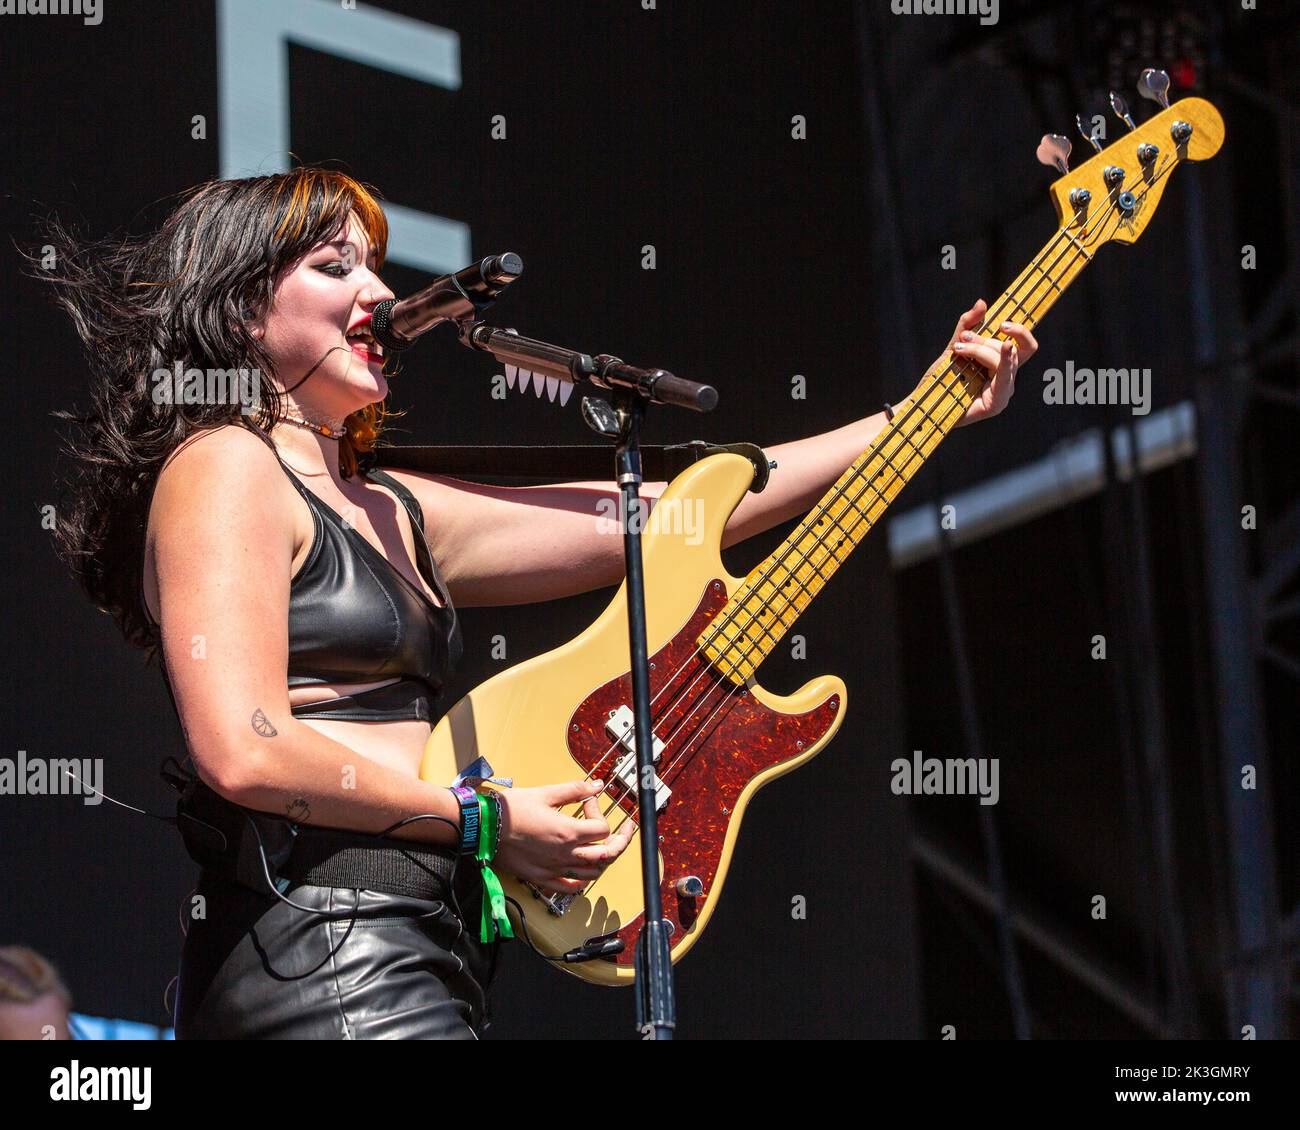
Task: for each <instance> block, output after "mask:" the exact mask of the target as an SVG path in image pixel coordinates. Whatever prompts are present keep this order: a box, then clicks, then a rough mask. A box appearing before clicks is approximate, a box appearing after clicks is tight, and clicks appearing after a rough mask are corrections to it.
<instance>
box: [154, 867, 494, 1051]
mask: <svg viewBox="0 0 1300 1130" xmlns="http://www.w3.org/2000/svg"><path fill="white" fill-rule="evenodd" d="M480 886H481V881H480V879H479V878H478V875H477V869H476V868H474V867H473V865H472V864H471V865H469V866H467V867H466V868H465V873H464V875H463V876H462V875H458V876H457V881H456V890H457V897H458V898H459V899H460V903H461V910H462V912H464V913H465V915H466V920H467V923H468V926H467V928H462V925H461V922H460V921H459V920H458V919H457V917H456V915H455V914H454V913H453V912H452V910H451V908H450V907H449V906H448V905H447V904H446V903H445V902H441V901H434V900H428V899H417V898H409V897H406V896H402V895H390V894H383V893H381V892H378V891H370V890H357V889H348V888H336V887H319V886H308V885H305V884H303V885H295V886H290V887H289V889H288V890H286V891H285V892H284V894H285V896H286V897H287V898H290V899H292V900H293V901H294V902H296V903H300V904H301V905H303V906H309V907H312V908H313V909H319V910H325V911H330V910H332V911H334V912H336V913H337V912H339V911H349V912H352V911H354V912H355V913H350V914H349V915H348V916H347V917H344V918H339V919H335V920H333V921H329V920H326V919H323V918H320V917H318V916H317V915H314V914H307V913H305V912H304V911H301V910H296V909H294V908H293V907H291V906H287V905H286V904H285V903H283V902H281V901H280V900H279V899H277V898H276V897H275V896H274V895H272V894H270V893H269V892H267V893H265V894H263V893H261V892H258V891H254V890H252V889H250V888H248V887H245V886H242V885H241V884H239V883H236V882H234V881H232V880H229V879H225V878H222V877H221V876H218V875H216V874H213V873H212V872H210V871H207V870H204V871H203V872H202V873H201V875H200V878H199V886H198V888H197V889H196V891H195V895H200V896H202V898H203V903H202V913H203V915H204V916H203V917H195V916H193V914H192V913H191V914H189V915H187V918H188V919H189V929H188V932H187V934H186V937H185V944H184V946H183V948H182V951H181V966H180V978H179V982H178V985H177V992H176V1038H177V1039H178V1040H196V1039H198V1040H202V1039H247V1040H274V1039H324V1040H438V1039H461V1040H470V1039H477V1038H478V1036H479V1035H480V1034H481V1033H482V1031H483V1030H484V1029H485V1028H486V1026H487V1023H488V1008H487V988H488V985H489V984H490V983H491V980H492V976H493V974H494V973H495V972H496V960H497V947H498V945H499V943H495V942H494V943H491V944H488V945H484V944H483V943H481V942H480V941H479V939H478V922H479V920H478V914H479V911H480V903H479V900H478V895H479V893H480V891H479V890H478V889H477V888H478V887H480ZM192 898H193V896H192ZM191 905H192V903H191Z"/></svg>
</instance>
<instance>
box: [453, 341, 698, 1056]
mask: <svg viewBox="0 0 1300 1130" xmlns="http://www.w3.org/2000/svg"><path fill="white" fill-rule="evenodd" d="M460 339H461V342H462V343H463V344H465V345H467V346H469V347H470V348H471V349H481V350H483V351H484V352H487V353H491V354H493V356H495V357H496V358H497V359H498V360H499V361H501V362H502V363H503V364H511V365H518V366H520V367H521V368H525V369H529V370H531V371H532V372H533V373H541V374H542V375H543V376H551V377H559V378H560V379H561V380H566V381H570V382H572V383H574V384H579V383H583V382H588V383H591V384H594V385H597V386H599V387H601V388H604V389H607V390H609V391H610V392H611V394H612V395H611V401H612V404H611V403H610V402H607V401H605V400H603V399H601V398H599V397H583V400H582V415H583V419H584V420H585V421H586V423H587V426H588V427H590V428H591V429H592V430H593V431H594V432H596V433H597V434H599V435H603V436H605V437H606V438H607V439H611V440H613V441H614V444H615V450H614V477H615V480H616V481H617V482H618V485H619V488H620V490H621V503H622V514H623V523H622V524H623V553H624V557H625V559H626V562H627V628H628V640H629V644H630V652H631V668H630V669H631V673H632V703H633V710H634V713H635V716H636V768H637V772H636V780H637V822H638V825H639V827H640V830H641V882H642V886H643V888H644V891H645V918H644V923H643V925H642V927H641V933H640V935H639V936H638V937H637V943H636V980H637V1002H636V1003H637V1009H636V1024H637V1032H638V1033H639V1034H640V1035H641V1037H642V1038H643V1039H648V1040H671V1039H672V1038H673V1030H674V1028H675V1027H676V1023H677V1020H676V1003H675V1000H674V993H673V967H672V959H671V952H670V948H669V945H668V929H667V923H666V922H665V921H664V914H663V899H662V897H661V895H660V890H659V881H660V880H659V822H658V805H657V803H656V788H657V786H658V784H659V778H658V777H657V776H656V774H655V771H654V733H653V723H652V720H651V717H650V670H649V657H648V655H647V646H648V645H647V642H646V627H645V577H644V574H643V572H642V560H641V526H642V521H641V496H640V489H639V488H640V484H641V448H640V440H641V425H642V422H643V420H644V418H645V410H646V406H647V405H648V404H651V403H654V404H676V405H678V406H680V407H683V408H689V409H691V410H693V411H696V412H709V411H712V410H713V408H714V407H715V406H716V405H717V403H718V393H717V390H716V389H714V388H713V387H711V386H710V385H702V384H697V383H696V382H695V381H688V380H684V379H683V378H681V377H675V376H673V375H672V374H671V373H666V372H664V370H662V369H638V368H636V367H634V366H632V365H627V364H625V363H624V362H623V361H621V360H620V359H619V358H617V357H613V356H611V355H609V354H607V353H601V354H597V355H596V356H595V357H591V356H589V355H588V354H585V353H579V352H577V351H575V350H571V349H564V348H562V347H560V346H556V345H550V344H548V343H547V342H544V341H535V340H533V339H532V338H526V337H521V336H520V335H518V334H517V333H515V332H514V331H513V330H501V329H494V328H493V327H491V326H486V325H484V324H483V323H481V322H478V323H473V324H470V323H469V322H468V321H466V322H463V323H461V326H460ZM620 809H621V805H620Z"/></svg>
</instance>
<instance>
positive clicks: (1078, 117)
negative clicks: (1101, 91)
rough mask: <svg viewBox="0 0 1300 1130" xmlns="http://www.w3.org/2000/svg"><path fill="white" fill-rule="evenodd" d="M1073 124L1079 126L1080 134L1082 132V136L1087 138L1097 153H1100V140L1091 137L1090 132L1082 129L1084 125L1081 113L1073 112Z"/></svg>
mask: <svg viewBox="0 0 1300 1130" xmlns="http://www.w3.org/2000/svg"><path fill="white" fill-rule="evenodd" d="M1074 124H1075V125H1076V126H1078V127H1079V132H1080V133H1081V134H1083V136H1084V138H1085V139H1086V140H1087V142H1088V144H1089V145H1091V146H1092V147H1093V149H1094V150H1096V151H1097V152H1098V153H1100V152H1101V142H1100V141H1098V140H1097V139H1096V138H1095V137H1093V136H1092V134H1091V133H1089V132H1088V131H1087V130H1086V129H1084V126H1083V115H1082V114H1075V115H1074Z"/></svg>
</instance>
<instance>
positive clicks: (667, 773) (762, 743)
mask: <svg viewBox="0 0 1300 1130" xmlns="http://www.w3.org/2000/svg"><path fill="white" fill-rule="evenodd" d="M726 603H727V590H726V586H725V585H724V584H723V583H722V582H721V581H720V580H713V581H710V582H709V583H708V584H707V585H706V586H705V589H704V595H703V596H702V597H701V599H700V602H699V603H698V604H697V605H696V608H695V611H694V613H692V615H691V617H690V619H689V620H688V621H687V623H686V624H685V625H684V626H683V627H682V629H681V630H680V631H679V632H678V633H677V635H676V636H674V637H673V639H671V640H670V641H669V642H668V643H667V644H666V645H665V646H664V647H663V648H661V649H660V650H659V651H657V652H655V653H654V654H652V655H651V656H650V662H651V664H652V666H651V669H650V698H651V702H652V706H651V710H650V714H651V719H652V720H653V724H654V732H655V734H656V735H657V736H658V737H659V738H660V740H661V741H663V742H664V746H665V748H664V750H663V752H662V754H661V759H660V762H659V764H658V765H656V766H655V770H656V773H657V774H658V775H659V778H660V779H661V780H662V781H664V783H665V784H667V785H668V786H669V787H670V788H671V789H672V796H671V798H670V799H669V801H668V805H667V807H666V808H665V809H664V810H663V811H662V812H660V813H659V837H660V844H659V850H660V852H661V854H662V856H663V864H664V870H663V880H662V882H661V884H660V894H661V897H662V899H663V908H664V917H665V918H666V919H668V921H670V922H671V923H673V927H674V929H673V932H672V934H671V937H670V939H669V941H670V945H671V946H672V947H674V948H675V947H676V945H677V944H678V943H679V942H680V941H682V940H683V938H684V937H685V936H686V932H687V931H689V930H690V928H691V927H692V926H693V924H694V922H695V920H696V919H697V918H698V917H699V915H700V913H701V912H702V911H703V910H704V908H705V906H706V905H707V903H708V900H709V899H710V898H712V897H713V894H714V891H713V883H714V879H715V877H716V875H717V872H718V868H719V865H720V863H721V859H722V847H723V844H724V842H725V841H726V836H727V828H728V825H729V824H730V822H731V820H732V819H733V818H734V816H735V811H736V801H737V798H738V797H739V796H740V794H741V792H742V791H743V790H744V788H745V786H746V785H748V784H749V782H750V781H751V780H753V778H754V777H755V776H757V774H758V773H760V772H761V771H762V770H764V769H768V768H770V767H771V766H773V765H779V764H780V763H781V762H783V761H788V760H790V759H791V758H793V757H798V756H800V755H802V753H803V752H804V751H805V750H807V749H808V748H809V747H810V746H812V745H814V744H815V743H816V742H817V741H818V740H819V739H820V738H821V737H822V736H823V735H824V734H825V733H826V731H827V730H828V729H829V728H830V727H831V725H832V723H833V722H834V720H835V716H836V714H837V712H838V711H839V709H840V699H839V695H832V696H831V697H830V698H828V699H827V700H826V701H825V702H824V703H822V704H821V705H820V706H818V707H817V708H815V709H813V710H811V711H809V712H808V713H806V714H791V715H784V714H779V713H777V712H775V711H773V710H770V709H769V708H768V707H766V706H764V705H763V704H762V703H760V702H759V701H757V699H755V698H754V696H753V695H752V694H750V693H749V691H748V690H747V689H746V688H738V687H736V686H735V685H734V684H733V683H731V682H730V681H728V680H727V678H726V677H725V676H724V675H723V674H722V673H721V672H719V671H717V670H716V669H715V668H714V667H712V665H711V664H710V663H709V662H708V660H707V659H706V657H705V656H704V655H703V654H702V653H701V652H700V651H699V648H698V646H697V645H696V643H695V640H696V637H697V636H699V635H700V633H701V632H703V631H704V629H705V628H706V627H707V626H708V624H709V622H710V621H711V620H712V619H713V618H714V617H715V616H716V615H717V613H718V612H719V611H720V610H721V609H722V607H723V606H724V605H725V604H726ZM688 687H689V688H691V689H690V690H689V691H687V690H686V688H688ZM683 692H685V693H683ZM678 700H680V701H678ZM632 705H633V703H632V675H631V672H630V671H629V672H627V673H625V674H623V675H621V676H620V677H619V678H617V679H614V680H612V681H610V682H608V683H606V684H604V685H603V686H601V687H599V688H598V689H597V690H596V691H594V692H593V693H592V694H591V695H590V696H589V697H588V698H586V699H585V700H584V701H583V702H582V703H581V704H580V705H579V706H578V708H577V709H576V710H575V711H574V712H573V715H572V717H571V718H570V719H569V725H568V741H569V752H570V754H571V755H572V756H573V758H574V760H575V761H577V762H578V763H579V764H580V765H581V766H582V767H583V768H584V769H586V770H587V772H588V773H589V774H590V775H591V776H597V777H600V778H601V779H603V780H604V781H605V782H606V793H605V795H606V797H607V798H609V799H613V798H614V797H616V796H617V797H618V798H619V800H618V803H619V805H620V806H621V807H622V809H623V811H624V812H625V813H628V814H630V815H631V816H632V817H633V818H635V814H636V794H635V793H632V792H627V791H625V790H623V789H621V788H619V787H617V786H612V785H611V781H612V780H613V775H612V770H613V766H614V763H615V761H616V760H617V759H618V758H619V757H621V756H622V755H623V754H624V752H625V751H624V749H623V747H622V746H619V747H618V749H617V752H616V753H610V750H611V747H612V746H613V745H614V741H613V739H612V738H611V737H610V736H609V734H608V732H607V731H606V729H605V723H606V722H607V720H608V719H609V716H610V714H611V713H613V712H614V711H615V710H616V709H617V708H619V707H622V706H627V707H628V708H629V709H631V708H632ZM688 715H690V716H691V717H689V719H688V717H687V716H688ZM617 816H618V814H617V813H616V812H614V811H613V810H612V809H611V810H610V812H609V813H608V815H607V819H609V822H610V826H611V827H613V826H615V825H617V824H618V822H619V821H618V819H617ZM629 850H636V844H635V841H634V842H633V845H632V846H631V847H630V848H629ZM687 875H695V876H698V877H699V879H700V880H701V882H702V883H703V884H704V893H703V895H701V896H700V897H699V898H696V899H683V898H680V897H679V896H678V894H677V892H676V888H675V884H676V882H677V880H678V879H680V878H682V877H684V876H687ZM644 917H645V916H644V914H638V915H637V916H636V917H635V918H633V919H632V920H631V921H629V922H626V923H624V924H623V925H622V927H620V929H619V930H618V932H617V933H618V936H619V937H621V938H623V941H624V947H623V952H622V953H620V954H616V955H614V956H612V957H609V958H606V959H604V960H607V961H613V962H615V963H616V964H619V965H631V964H632V963H633V962H634V960H635V949H636V938H637V935H638V934H639V933H640V930H641V922H642V919H643V918H644Z"/></svg>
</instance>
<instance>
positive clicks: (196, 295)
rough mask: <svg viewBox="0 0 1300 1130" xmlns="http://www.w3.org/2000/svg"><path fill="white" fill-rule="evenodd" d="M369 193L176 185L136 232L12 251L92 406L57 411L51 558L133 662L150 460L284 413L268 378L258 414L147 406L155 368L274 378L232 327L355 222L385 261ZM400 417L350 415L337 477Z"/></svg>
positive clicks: (316, 171) (377, 411)
mask: <svg viewBox="0 0 1300 1130" xmlns="http://www.w3.org/2000/svg"><path fill="white" fill-rule="evenodd" d="M376 197H377V193H373V190H372V189H371V188H370V187H369V186H366V185H363V184H361V183H359V182H358V181H356V180H354V179H353V178H352V177H350V176H347V175H346V174H344V173H341V172H337V171H335V170H330V169H320V168H308V167H300V168H295V169H293V170H292V171H290V172H287V173H279V174H276V175H273V176H263V177H251V178H248V179H245V180H213V181H208V182H207V183H205V184H201V185H198V186H197V187H195V188H192V189H189V190H188V191H187V192H185V193H182V194H181V202H180V204H179V205H178V206H177V207H176V208H175V209H174V211H172V213H171V214H170V215H169V216H168V218H167V219H166V220H165V221H164V223H163V224H162V226H161V227H160V228H159V230H158V231H157V232H156V233H154V234H152V235H149V236H145V237H143V238H136V239H118V238H112V237H110V238H105V239H102V240H90V239H83V238H81V237H79V236H78V235H76V234H74V233H73V232H71V231H70V230H69V229H68V228H67V227H65V226H64V225H63V223H61V222H60V221H59V219H58V218H57V217H52V218H46V219H45V220H43V221H42V222H41V223H40V227H41V231H42V239H41V241H40V242H41V243H42V244H44V245H45V246H44V247H43V248H42V253H41V254H39V255H38V254H36V253H34V252H28V251H23V250H22V249H21V248H20V251H21V252H22V254H23V257H24V258H25V259H26V261H27V264H28V268H29V269H28V274H29V275H30V276H31V277H33V278H35V279H38V280H40V281H42V282H45V283H48V284H49V285H50V286H51V287H52V288H53V295H54V300H55V301H56V302H57V304H58V305H59V306H60V307H62V309H64V310H65V311H66V312H67V313H68V315H69V316H70V317H71V318H72V322H73V325H74V326H75V327H76V330H77V334H78V335H79V336H80V338H81V340H82V343H83V344H84V347H85V354H86V361H87V364H88V365H89V369H90V394H91V406H90V411H89V412H88V413H86V414H85V415H84V416H79V415H75V414H73V413H70V412H62V411H60V412H55V413H54V415H55V416H57V417H59V418H61V419H65V420H69V421H72V423H73V424H74V434H73V435H72V436H71V438H70V439H68V440H67V441H66V442H65V444H64V446H63V447H62V448H61V454H62V455H63V456H64V457H65V458H66V459H67V460H68V461H69V462H70V464H71V465H70V466H69V468H68V473H67V474H66V475H64V476H62V478H63V481H62V482H61V483H60V494H59V498H60V501H59V503H58V505H57V506H56V508H55V510H56V515H55V530H54V540H55V550H56V552H57V553H58V556H59V557H60V558H61V559H62V560H63V561H64V562H65V563H66V564H67V566H68V567H69V569H71V570H72V573H73V575H74V576H75V577H76V579H77V582H78V583H79V584H80V585H81V587H82V588H83V589H84V590H85V591H86V593H87V595H88V596H89V597H90V599H91V600H92V601H94V603H95V605H96V607H97V608H99V609H100V610H101V611H103V612H107V613H109V614H110V615H111V616H112V617H113V619H114V620H115V621H116V622H117V625H118V627H119V628H120V629H121V631H122V634H123V635H124V636H125V637H126V639H127V642H128V643H130V644H132V645H133V646H135V647H139V648H142V649H143V650H144V651H145V653H146V662H153V661H154V659H155V658H156V657H157V654H158V643H159V641H158V638H157V635H156V629H155V628H154V627H153V625H152V624H150V622H149V620H148V618H147V616H146V615H145V609H144V606H143V601H142V597H141V594H140V578H141V570H142V567H143V562H144V548H145V547H144V539H145V526H146V522H147V519H148V508H149V502H150V500H151V498H152V496H153V487H154V484H155V482H156V481H157V478H158V474H159V472H160V470H161V469H162V466H163V464H164V463H165V462H166V460H167V457H168V456H169V455H170V454H171V453H172V452H173V451H175V450H176V448H177V447H179V446H180V444H181V443H183V442H184V441H185V440H186V438H188V437H189V436H190V435H192V434H194V433H195V432H196V431H200V430H203V429H206V428H213V427H217V426H220V425H222V424H229V423H238V424H241V425H244V426H248V425H249V423H250V422H252V423H254V424H255V425H256V427H257V428H258V429H260V430H261V431H262V432H263V433H267V432H269V431H270V430H271V429H272V428H273V427H274V426H275V424H276V423H278V421H279V420H280V418H281V415H282V412H283V406H282V398H281V396H280V394H279V392H278V390H277V389H276V388H275V387H274V386H273V385H272V384H271V382H269V381H260V387H259V388H257V392H258V401H257V403H256V405H254V406H252V407H250V408H249V409H248V411H244V409H243V407H242V406H241V404H240V403H237V402H226V403H212V402H210V400H209V402H207V403H182V402H180V401H182V400H184V399H186V398H185V397H180V398H177V397H162V398H160V397H159V396H158V395H157V389H158V386H159V381H158V379H157V378H156V377H155V376H154V374H156V373H158V372H159V371H160V370H167V371H172V370H174V369H175V368H176V367H177V366H178V365H179V367H180V369H181V370H182V371H185V370H189V369H197V370H200V371H201V372H203V371H207V372H212V371H216V370H222V371H225V372H232V371H233V372H238V371H244V372H248V373H251V372H253V371H257V372H258V373H260V374H270V375H272V376H274V375H275V366H274V364H273V363H272V361H271V358H270V357H269V356H268V355H267V354H266V352H265V350H264V349H263V347H262V344H261V343H260V342H259V341H258V340H257V339H256V338H254V337H253V336H252V334H250V333H249V331H248V329H247V327H246V326H245V324H244V322H245V319H246V318H247V317H248V316H249V314H254V315H256V314H261V313H262V312H264V311H266V310H267V309H269V307H270V303H271V298H272V294H273V289H274V283H275V280H276V278H277V276H278V275H279V273H280V272H281V271H282V270H283V269H284V268H287V267H289V266H290V265H292V264H293V263H294V262H295V261H296V260H298V259H299V258H300V257H301V256H303V255H305V254H306V253H307V252H309V251H310V250H311V249H312V248H313V247H315V246H316V245H317V244H319V243H321V242H323V241H325V240H328V239H330V238H332V237H333V236H334V235H335V234H336V233H337V232H339V231H340V230H341V229H343V228H344V227H345V225H346V224H347V222H348V220H349V217H350V216H351V215H352V214H354V213H355V214H356V216H357V218H358V220H359V222H360V225H361V227H362V228H363V229H364V230H365V232H366V235H367V237H368V238H369V240H370V244H371V247H372V248H373V249H374V251H375V254H376V259H377V263H378V265H379V266H382V265H383V261H384V255H385V252H386V250H387V244H388V223H387V221H386V219H385V217H384V213H383V211H382V210H381V208H380V206H379V204H378V202H377V199H376ZM386 371H389V370H387V369H386ZM227 399H229V398H227ZM160 400H161V402H160ZM397 414H398V413H392V412H389V411H387V410H386V409H385V407H384V406H383V405H382V404H381V403H379V404H370V405H367V406H366V407H365V408H363V409H361V410H360V411H358V412H354V413H352V414H351V415H350V416H348V418H347V420H346V421H345V425H344V426H345V427H346V429H347V435H346V437H345V438H344V439H343V440H341V441H340V443H339V470H340V472H341V473H342V474H343V476H344V477H345V478H351V477H352V476H353V475H354V474H356V472H357V470H358V467H359V465H361V464H362V463H363V462H364V461H365V460H366V458H367V454H368V453H370V452H372V451H373V450H374V446H375V441H376V439H377V438H378V436H379V433H380V431H381V429H382V426H383V421H384V419H385V417H388V416H393V415H397ZM65 499H66V501H65Z"/></svg>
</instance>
